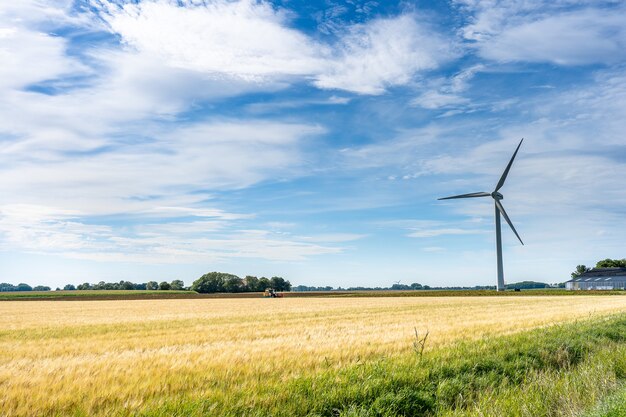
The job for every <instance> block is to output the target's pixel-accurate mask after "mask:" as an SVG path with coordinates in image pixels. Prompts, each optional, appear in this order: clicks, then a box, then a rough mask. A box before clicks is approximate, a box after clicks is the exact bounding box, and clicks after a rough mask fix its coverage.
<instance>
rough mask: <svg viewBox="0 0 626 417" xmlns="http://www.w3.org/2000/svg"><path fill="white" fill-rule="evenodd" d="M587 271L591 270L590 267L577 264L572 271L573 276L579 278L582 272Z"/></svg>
mask: <svg viewBox="0 0 626 417" xmlns="http://www.w3.org/2000/svg"><path fill="white" fill-rule="evenodd" d="M598 263H600V262H598ZM587 271H590V269H589V268H587V267H586V266H585V265H577V266H576V270H575V271H574V272H572V278H578V277H579V276H581V275H582V274H584V273H585V272H587Z"/></svg>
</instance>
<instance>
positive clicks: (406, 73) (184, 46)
mask: <svg viewBox="0 0 626 417" xmlns="http://www.w3.org/2000/svg"><path fill="white" fill-rule="evenodd" d="M96 4H98V5H99V7H98V8H99V10H100V16H101V17H102V18H103V19H104V21H106V22H107V23H108V25H109V26H110V29H111V31H112V32H113V33H116V34H119V35H120V36H121V39H122V41H123V42H124V43H125V44H127V45H129V46H131V47H132V48H134V49H135V50H137V51H139V52H140V53H143V54H148V55H152V56H158V57H160V58H161V59H163V60H165V61H166V62H168V63H169V64H170V65H172V66H174V67H177V68H184V69H186V70H193V71H198V72H200V73H203V74H206V76H208V77H211V78H213V79H222V80H223V79H226V80H228V79H233V78H234V79H242V80H245V81H249V82H256V83H265V82H271V81H276V80H283V81H284V80H286V79H287V78H289V77H304V78H309V79H312V80H313V84H314V85H316V86H318V87H320V88H323V89H339V90H346V91H351V92H355V93H359V94H381V93H383V92H384V91H385V90H386V89H387V88H388V87H393V86H398V85H405V84H408V83H410V82H411V81H412V80H413V77H414V76H415V75H416V74H417V73H418V72H420V71H424V70H431V69H434V68H437V67H438V66H439V65H440V64H441V63H442V62H445V61H447V60H449V59H450V58H451V57H452V56H453V50H452V47H451V45H450V40H447V39H446V38H445V37H444V36H442V35H440V34H438V33H437V32H436V31H435V30H434V28H432V27H430V26H429V25H427V24H426V23H425V21H420V20H418V19H417V16H415V15H412V14H405V15H400V16H397V17H392V18H380V19H375V20H372V21H369V22H367V23H363V24H355V25H352V26H350V27H348V28H347V29H345V28H344V29H343V30H342V31H341V32H340V33H338V34H337V36H338V39H337V41H335V42H325V43H324V42H321V41H318V40H315V39H313V38H311V37H309V36H308V35H306V34H304V33H302V32H300V31H298V30H297V29H294V28H292V27H290V22H289V14H288V13H287V12H286V11H285V10H282V9H279V8H276V7H274V6H272V5H271V4H269V3H267V2H263V1H261V2H252V1H246V0H242V1H234V2H229V1H222V0H216V1H212V2H202V3H198V2H194V1H182V2H181V1H152V0H145V1H141V2H138V3H135V2H112V1H105V0H103V1H98V2H97V3H96Z"/></svg>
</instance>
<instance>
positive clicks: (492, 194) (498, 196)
mask: <svg viewBox="0 0 626 417" xmlns="http://www.w3.org/2000/svg"><path fill="white" fill-rule="evenodd" d="M491 197H493V199H494V200H502V199H503V198H504V196H503V195H502V194H500V193H499V192H497V191H494V192H493V193H491Z"/></svg>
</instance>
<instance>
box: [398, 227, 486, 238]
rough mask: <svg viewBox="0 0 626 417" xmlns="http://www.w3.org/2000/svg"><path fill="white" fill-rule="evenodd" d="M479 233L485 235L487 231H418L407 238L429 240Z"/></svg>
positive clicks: (457, 229)
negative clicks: (430, 238)
mask: <svg viewBox="0 0 626 417" xmlns="http://www.w3.org/2000/svg"><path fill="white" fill-rule="evenodd" d="M479 233H485V231H483V230H470V229H459V228H441V229H421V230H416V231H414V232H411V233H409V234H408V235H407V236H409V237H420V238H428V237H436V236H444V235H474V234H479Z"/></svg>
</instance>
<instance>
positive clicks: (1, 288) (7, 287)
mask: <svg viewBox="0 0 626 417" xmlns="http://www.w3.org/2000/svg"><path fill="white" fill-rule="evenodd" d="M10 291H50V287H46V286H45V285H37V286H35V287H31V286H30V285H28V284H24V283H23V282H21V283H19V284H17V285H13V284H9V283H8V282H0V292H10Z"/></svg>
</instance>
